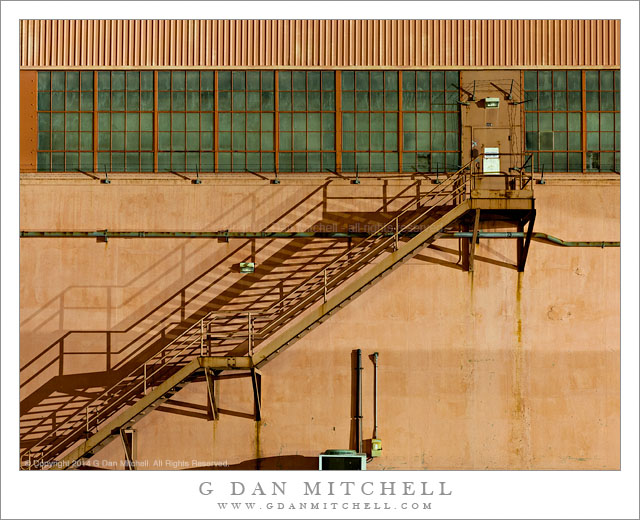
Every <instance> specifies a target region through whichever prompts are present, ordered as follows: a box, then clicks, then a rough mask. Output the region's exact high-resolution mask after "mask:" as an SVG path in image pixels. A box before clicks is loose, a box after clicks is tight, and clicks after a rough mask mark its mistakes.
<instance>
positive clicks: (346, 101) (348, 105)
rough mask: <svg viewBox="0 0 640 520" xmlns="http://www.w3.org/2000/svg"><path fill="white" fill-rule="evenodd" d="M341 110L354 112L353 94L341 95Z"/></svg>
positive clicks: (345, 93) (344, 93)
mask: <svg viewBox="0 0 640 520" xmlns="http://www.w3.org/2000/svg"><path fill="white" fill-rule="evenodd" d="M342 110H343V111H350V110H355V95H354V93H353V92H343V93H342Z"/></svg>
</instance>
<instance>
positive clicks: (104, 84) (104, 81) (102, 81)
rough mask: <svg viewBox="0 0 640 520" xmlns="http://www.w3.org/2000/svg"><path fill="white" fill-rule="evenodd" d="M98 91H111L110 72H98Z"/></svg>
mask: <svg viewBox="0 0 640 520" xmlns="http://www.w3.org/2000/svg"><path fill="white" fill-rule="evenodd" d="M98 90H111V73H110V72H98Z"/></svg>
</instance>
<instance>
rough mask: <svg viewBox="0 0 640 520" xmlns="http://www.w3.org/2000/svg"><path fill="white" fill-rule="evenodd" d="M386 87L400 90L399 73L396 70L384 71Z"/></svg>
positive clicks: (386, 88)
mask: <svg viewBox="0 0 640 520" xmlns="http://www.w3.org/2000/svg"><path fill="white" fill-rule="evenodd" d="M384 89H385V90H392V91H397V90H398V73H397V72H395V71H385V73H384Z"/></svg>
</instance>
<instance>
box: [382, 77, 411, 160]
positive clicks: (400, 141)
mask: <svg viewBox="0 0 640 520" xmlns="http://www.w3.org/2000/svg"><path fill="white" fill-rule="evenodd" d="M403 79H404V78H403V77H402V71H400V72H398V113H397V121H398V123H397V127H398V130H397V131H398V172H401V171H402V154H403V153H404V132H403V125H402V92H403V90H402V81H403ZM415 85H416V83H415V82H414V87H415ZM416 92H417V88H416ZM416 108H417V107H416ZM416 123H417V121H416ZM385 131H386V128H385ZM416 157H417V152H416ZM416 161H417V159H416ZM385 163H386V156H385ZM416 164H417V162H416ZM385 171H386V164H385Z"/></svg>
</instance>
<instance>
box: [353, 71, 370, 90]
mask: <svg viewBox="0 0 640 520" xmlns="http://www.w3.org/2000/svg"><path fill="white" fill-rule="evenodd" d="M355 80H356V90H369V72H367V71H364V70H359V71H356V73H355Z"/></svg>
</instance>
